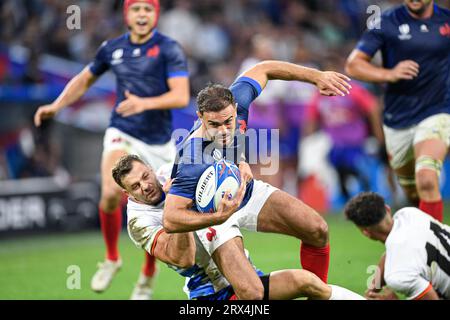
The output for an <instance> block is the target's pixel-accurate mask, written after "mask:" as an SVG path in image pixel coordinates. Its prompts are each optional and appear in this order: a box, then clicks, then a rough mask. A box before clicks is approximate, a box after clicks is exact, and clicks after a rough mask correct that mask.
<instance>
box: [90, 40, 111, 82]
mask: <svg viewBox="0 0 450 320" xmlns="http://www.w3.org/2000/svg"><path fill="white" fill-rule="evenodd" d="M106 46H107V42H106V41H105V42H103V44H102V45H101V47H100V48H99V49H98V50H97V54H96V55H95V58H94V61H92V62H91V63H90V64H89V70H90V71H91V72H92V73H93V74H94V75H95V76H97V77H99V76H101V75H102V74H103V73H105V72H106V71H108V69H109V63H108V57H107V53H106Z"/></svg>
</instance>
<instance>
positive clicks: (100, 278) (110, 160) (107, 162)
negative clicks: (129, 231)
mask: <svg viewBox="0 0 450 320" xmlns="http://www.w3.org/2000/svg"><path fill="white" fill-rule="evenodd" d="M126 154H127V153H126V152H125V151H123V150H114V151H110V152H107V153H104V154H103V157H102V163H101V178H102V184H101V197H100V203H99V214H100V225H101V229H102V233H103V238H104V240H105V244H106V259H105V261H104V262H101V263H99V266H98V270H97V272H96V273H95V274H94V276H93V277H92V280H91V288H92V290H94V291H96V292H103V291H104V290H106V289H107V288H108V286H109V285H110V283H111V281H112V279H113V277H114V275H115V274H116V272H117V271H119V270H120V267H121V266H122V261H121V259H120V256H119V250H118V241H119V235H120V230H121V227H122V210H121V208H120V200H121V197H122V191H121V190H120V188H119V186H117V185H116V183H115V182H114V179H113V178H112V174H111V170H112V168H113V166H114V164H115V163H116V161H117V160H119V158H120V157H122V156H124V155H126Z"/></svg>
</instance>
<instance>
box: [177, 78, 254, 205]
mask: <svg viewBox="0 0 450 320" xmlns="http://www.w3.org/2000/svg"><path fill="white" fill-rule="evenodd" d="M230 90H231V92H232V94H233V97H234V99H235V102H236V103H237V118H236V134H235V137H234V143H233V144H232V145H231V146H230V147H228V148H221V149H216V148H215V147H214V144H213V142H211V141H208V140H205V139H203V138H190V137H188V138H187V139H185V141H183V142H182V143H181V145H180V147H179V151H178V156H177V160H176V161H175V165H174V168H173V171H172V178H173V179H174V181H173V183H172V187H171V189H170V191H169V193H170V194H174V195H177V196H180V197H184V198H188V199H191V200H193V201H194V205H193V207H192V210H195V211H198V210H197V208H196V206H195V190H196V188H197V182H198V180H199V178H200V176H201V175H202V174H203V172H204V171H205V169H206V168H208V167H209V166H210V165H211V164H213V163H214V162H216V161H218V160H220V159H222V158H225V159H226V160H228V161H231V162H234V163H236V164H237V162H238V160H239V159H240V156H241V155H242V154H244V153H246V152H247V151H248V150H247V148H246V147H247V145H248V143H246V141H245V132H246V130H247V122H248V112H249V107H250V104H251V103H252V102H253V100H255V99H256V98H257V97H258V96H259V94H260V93H261V91H262V89H261V86H260V85H259V83H258V82H257V81H255V80H254V79H251V78H248V77H240V78H238V79H237V80H236V81H235V82H234V83H233V84H232V85H231V86H230ZM200 125H201V123H200V121H197V122H196V123H195V124H194V127H193V128H192V129H191V133H193V132H194V131H195V130H197V129H198V128H199V127H200ZM252 191H253V180H252V181H251V182H249V183H248V184H247V189H246V193H245V196H244V200H243V201H242V204H241V208H242V207H243V206H245V205H246V204H247V202H248V200H249V199H250V197H251V195H252Z"/></svg>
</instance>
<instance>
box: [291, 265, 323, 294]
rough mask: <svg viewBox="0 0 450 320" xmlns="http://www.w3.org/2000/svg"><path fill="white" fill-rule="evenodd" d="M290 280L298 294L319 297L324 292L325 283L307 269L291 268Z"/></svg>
mask: <svg viewBox="0 0 450 320" xmlns="http://www.w3.org/2000/svg"><path fill="white" fill-rule="evenodd" d="M291 281H292V283H294V284H295V285H296V287H297V289H298V291H299V294H300V295H302V296H306V297H308V298H313V299H315V298H319V297H321V296H323V295H324V294H325V293H326V284H325V283H323V282H322V281H321V280H320V279H319V277H317V276H316V275H315V274H314V273H312V272H309V271H307V270H292V271H291Z"/></svg>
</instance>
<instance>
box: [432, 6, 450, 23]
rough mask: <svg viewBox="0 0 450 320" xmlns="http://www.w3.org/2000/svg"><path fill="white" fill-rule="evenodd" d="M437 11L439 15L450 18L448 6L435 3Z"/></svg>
mask: <svg viewBox="0 0 450 320" xmlns="http://www.w3.org/2000/svg"><path fill="white" fill-rule="evenodd" d="M435 13H436V15H437V16H438V17H441V18H444V19H446V21H448V19H450V9H448V8H444V7H441V6H438V5H435Z"/></svg>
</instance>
